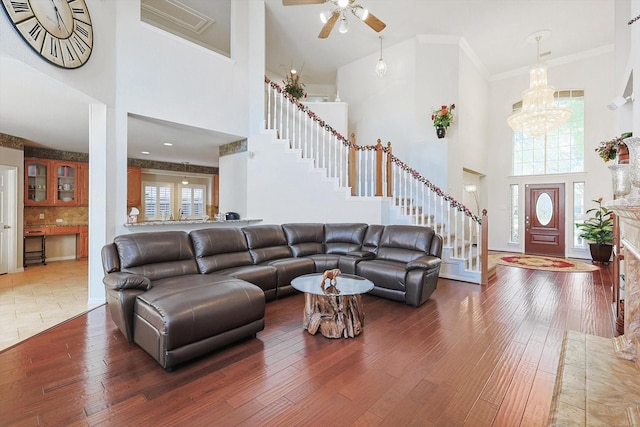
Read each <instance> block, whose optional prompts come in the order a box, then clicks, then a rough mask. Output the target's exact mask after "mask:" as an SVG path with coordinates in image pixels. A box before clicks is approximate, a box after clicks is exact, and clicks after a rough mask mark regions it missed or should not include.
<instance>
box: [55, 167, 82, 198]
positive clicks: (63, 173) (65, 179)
mask: <svg viewBox="0 0 640 427" xmlns="http://www.w3.org/2000/svg"><path fill="white" fill-rule="evenodd" d="M51 172H52V173H53V177H54V182H53V186H54V189H53V192H54V197H53V204H54V205H55V206H78V180H77V178H78V163H76V162H66V161H61V160H52V161H51Z"/></svg>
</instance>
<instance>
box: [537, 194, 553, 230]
mask: <svg viewBox="0 0 640 427" xmlns="http://www.w3.org/2000/svg"><path fill="white" fill-rule="evenodd" d="M552 216H553V202H552V201H551V197H550V196H549V194H547V193H542V194H541V195H540V197H538V200H537V201H536V217H537V218H538V222H539V223H540V224H542V225H547V224H549V222H551V217H552Z"/></svg>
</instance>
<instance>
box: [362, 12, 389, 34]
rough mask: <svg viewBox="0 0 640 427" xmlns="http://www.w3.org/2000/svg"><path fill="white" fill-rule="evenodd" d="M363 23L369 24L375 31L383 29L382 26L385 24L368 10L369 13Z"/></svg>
mask: <svg viewBox="0 0 640 427" xmlns="http://www.w3.org/2000/svg"><path fill="white" fill-rule="evenodd" d="M364 23H365V24H367V25H368V26H370V27H371V29H372V30H373V31H375V32H376V33H379V32H380V31H382V30H384V27H386V26H387V24H385V23H384V22H382V21H381V20H379V19H378V18H376V17H375V16H374V15H373V14H372V13H371V12H369V15H368V16H367V19H365V20H364Z"/></svg>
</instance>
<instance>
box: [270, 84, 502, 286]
mask: <svg viewBox="0 0 640 427" xmlns="http://www.w3.org/2000/svg"><path fill="white" fill-rule="evenodd" d="M265 84H266V91H267V97H266V98H267V99H266V101H267V102H266V104H267V105H266V111H265V115H266V117H265V118H266V120H265V123H266V129H267V132H276V137H275V138H274V139H273V144H276V145H280V146H282V149H283V150H284V151H285V152H289V153H294V154H293V155H294V157H296V158H297V159H299V160H300V161H302V162H304V161H306V162H309V167H311V168H312V169H314V170H319V171H321V172H320V176H321V178H320V179H321V180H327V179H329V180H331V182H333V183H334V185H335V187H336V189H335V191H337V192H338V193H341V194H345V192H346V194H347V196H346V197H349V198H351V199H352V200H362V199H367V200H371V199H375V200H377V201H386V205H385V206H387V210H388V212H387V213H386V215H383V219H384V220H383V221H382V222H383V223H386V224H415V225H424V226H428V227H431V228H433V229H434V230H435V231H436V232H437V233H438V234H440V235H441V236H442V237H443V257H442V261H443V264H442V267H441V270H440V276H441V277H444V278H449V279H454V280H462V281H467V282H472V283H478V284H486V283H487V282H488V278H489V276H490V274H492V273H493V272H495V267H493V268H492V269H491V270H493V271H490V270H489V266H488V262H487V258H488V257H487V237H486V236H487V234H488V229H487V223H488V220H487V216H486V211H485V212H483V216H482V218H480V217H478V216H476V215H474V214H473V213H472V212H471V211H470V210H469V209H468V208H467V207H466V206H464V205H462V204H461V203H460V202H458V201H457V200H455V199H454V198H453V197H452V196H450V195H449V194H447V193H445V192H444V191H443V190H442V189H440V188H439V187H437V186H436V185H434V184H433V183H431V182H430V181H429V180H428V179H427V178H425V177H423V176H422V175H421V174H420V173H419V172H418V171H416V170H415V169H413V168H411V167H410V166H409V165H407V164H406V163H404V162H402V161H401V160H400V159H399V158H397V157H396V156H394V155H393V153H392V148H391V143H388V144H387V145H386V146H383V145H382V143H381V141H380V140H378V141H377V144H376V145H357V144H356V143H355V137H354V136H353V135H352V137H351V139H350V140H347V139H346V138H345V137H344V136H342V135H340V133H338V132H337V131H335V129H333V128H332V127H331V126H330V125H329V124H327V123H326V122H324V121H323V120H322V119H321V118H320V117H318V116H317V115H316V114H315V113H314V112H313V111H311V110H310V109H309V108H308V107H307V106H305V105H304V104H302V103H300V102H298V100H296V99H295V98H293V97H291V96H290V95H289V94H287V93H285V92H284V91H283V90H282V88H280V86H278V85H277V84H276V83H274V82H271V81H270V80H269V79H268V78H266V77H265ZM283 157H287V156H286V155H284V156H283ZM295 185H298V186H299V182H298V183H295ZM376 209H379V208H376ZM361 218H364V217H361ZM361 221H362V222H367V221H365V220H364V219H363V220H361Z"/></svg>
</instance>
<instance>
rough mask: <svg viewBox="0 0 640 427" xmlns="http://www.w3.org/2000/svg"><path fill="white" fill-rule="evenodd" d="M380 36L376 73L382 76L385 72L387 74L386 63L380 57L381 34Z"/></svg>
mask: <svg viewBox="0 0 640 427" xmlns="http://www.w3.org/2000/svg"><path fill="white" fill-rule="evenodd" d="M379 37H380V59H378V63H377V64H376V68H375V71H376V75H377V76H378V77H380V78H383V77H384V75H385V74H387V63H386V62H384V59H382V36H379Z"/></svg>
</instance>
